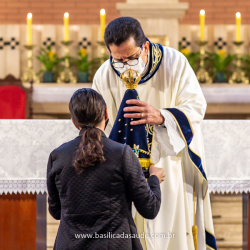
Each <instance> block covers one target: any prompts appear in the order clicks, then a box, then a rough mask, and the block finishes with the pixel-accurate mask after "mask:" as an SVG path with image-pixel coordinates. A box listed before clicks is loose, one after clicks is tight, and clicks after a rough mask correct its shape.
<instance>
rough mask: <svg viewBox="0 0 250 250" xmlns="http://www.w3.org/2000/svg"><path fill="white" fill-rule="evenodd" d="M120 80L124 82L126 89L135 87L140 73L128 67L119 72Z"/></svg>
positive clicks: (139, 78)
mask: <svg viewBox="0 0 250 250" xmlns="http://www.w3.org/2000/svg"><path fill="white" fill-rule="evenodd" d="M120 77H121V80H122V81H123V82H124V83H125V85H126V88H127V89H136V87H137V85H138V83H139V82H140V80H141V74H140V73H139V71H137V70H133V69H128V70H126V71H124V72H123V73H121V76H120Z"/></svg>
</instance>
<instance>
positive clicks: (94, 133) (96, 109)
mask: <svg viewBox="0 0 250 250" xmlns="http://www.w3.org/2000/svg"><path fill="white" fill-rule="evenodd" d="M105 108H106V103H105V101H104V99H103V97H102V96H101V95H100V94H99V93H98V92H96V91H95V90H93V89H91V88H83V89H78V90H77V91H75V93H74V94H73V95H72V97H71V99H70V102H69V110H70V114H71V119H72V120H73V121H74V123H75V124H76V125H77V126H78V127H80V128H83V127H86V130H85V131H84V133H83V134H82V137H81V141H80V144H79V147H78V149H77V150H76V151H75V155H74V158H73V165H74V166H75V168H76V171H77V173H79V174H80V173H81V172H82V171H83V170H84V169H85V168H86V167H89V166H94V165H95V164H97V163H104V162H105V158H104V155H103V145H102V142H101V138H102V133H101V130H100V129H98V128H96V126H98V125H100V123H101V122H102V121H103V119H105Z"/></svg>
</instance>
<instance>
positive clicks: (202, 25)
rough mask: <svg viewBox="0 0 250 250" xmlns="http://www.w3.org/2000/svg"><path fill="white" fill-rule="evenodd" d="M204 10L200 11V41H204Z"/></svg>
mask: <svg viewBox="0 0 250 250" xmlns="http://www.w3.org/2000/svg"><path fill="white" fill-rule="evenodd" d="M204 30H205V10H201V11H200V41H204Z"/></svg>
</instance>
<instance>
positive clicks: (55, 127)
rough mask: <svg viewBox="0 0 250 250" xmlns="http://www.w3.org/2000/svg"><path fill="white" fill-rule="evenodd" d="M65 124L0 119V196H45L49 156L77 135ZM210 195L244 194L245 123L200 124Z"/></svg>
mask: <svg viewBox="0 0 250 250" xmlns="http://www.w3.org/2000/svg"><path fill="white" fill-rule="evenodd" d="M78 134H79V131H78V130H77V129H76V128H75V127H74V125H73V124H72V123H71V121H70V120H0V194H2V193H8V192H9V193H17V192H19V193H21V192H28V193H35V192H37V193H39V192H42V193H44V192H47V187H46V168H47V161H48V157H49V153H50V152H51V151H52V150H53V149H54V148H56V147H58V146H59V145H61V144H62V143H64V142H67V141H70V140H72V139H74V138H75V137H76V136H78ZM202 134H203V138H204V146H205V155H206V165H207V175H208V183H209V191H210V192H216V191H217V192H222V193H225V192H227V193H228V192H236V193H242V192H250V121H240V120H235V121H231V120H224V121H222V120H205V121H204V122H203V123H202Z"/></svg>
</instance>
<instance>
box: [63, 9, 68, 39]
mask: <svg viewBox="0 0 250 250" xmlns="http://www.w3.org/2000/svg"><path fill="white" fill-rule="evenodd" d="M64 41H65V42H68V41H69V13H68V12H65V13H64Z"/></svg>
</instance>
